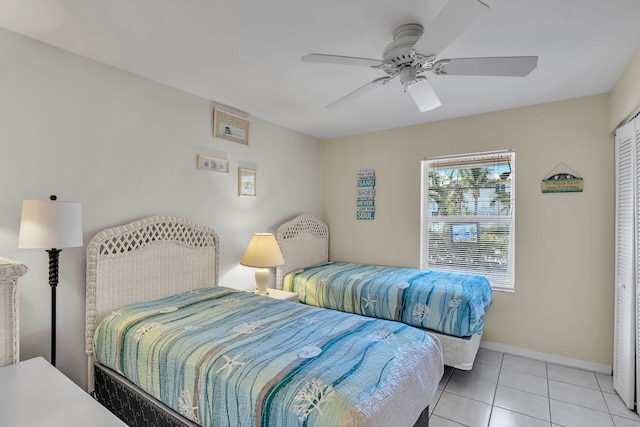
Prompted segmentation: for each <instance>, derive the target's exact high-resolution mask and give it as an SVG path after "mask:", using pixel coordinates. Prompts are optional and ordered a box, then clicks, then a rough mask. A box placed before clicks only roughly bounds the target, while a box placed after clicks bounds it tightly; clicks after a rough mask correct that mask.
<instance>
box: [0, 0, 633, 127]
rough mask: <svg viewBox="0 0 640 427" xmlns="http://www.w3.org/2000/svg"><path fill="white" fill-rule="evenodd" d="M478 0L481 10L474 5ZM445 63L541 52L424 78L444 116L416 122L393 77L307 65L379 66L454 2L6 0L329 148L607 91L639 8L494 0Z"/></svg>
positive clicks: (134, 63)
mask: <svg viewBox="0 0 640 427" xmlns="http://www.w3.org/2000/svg"><path fill="white" fill-rule="evenodd" d="M469 1H476V0H469ZM484 2H485V3H486V4H488V5H489V6H490V9H488V10H487V12H486V13H484V14H483V15H482V16H481V17H480V18H479V19H477V20H476V21H475V22H474V23H473V24H472V26H470V27H469V28H468V30H467V31H465V32H464V33H463V34H462V35H461V36H460V37H459V38H458V39H457V40H456V41H455V42H453V43H452V44H451V45H449V46H448V47H447V48H445V50H444V51H443V52H441V54H440V55H439V56H438V57H439V58H440V59H442V58H454V57H478V56H510V55H516V56H519V55H537V56H539V58H540V59H539V61H538V68H537V69H535V70H534V71H533V72H532V73H531V74H530V75H529V76H527V77H524V78H523V77H467V76H437V75H434V74H431V73H429V74H427V76H428V78H429V80H430V82H431V83H432V85H433V87H434V88H435V90H436V92H437V93H438V95H439V97H440V99H441V100H442V103H443V105H442V106H441V107H440V108H438V109H436V110H433V111H430V112H426V113H420V112H419V111H418V109H417V108H416V106H415V105H414V103H413V101H412V100H411V97H410V96H409V95H408V94H405V93H404V92H403V87H402V85H401V84H400V83H399V82H398V81H397V80H394V81H393V82H391V83H389V84H388V85H385V86H381V87H378V88H377V89H375V90H374V91H373V92H370V93H368V94H366V95H364V96H362V97H360V98H358V99H356V100H354V101H353V102H351V103H349V104H347V105H344V106H342V107H340V108H334V109H327V108H325V106H326V105H328V104H330V103H331V102H333V101H335V100H336V99H338V98H340V97H342V96H343V95H346V94H347V93H349V92H350V91H352V90H354V89H356V88H358V87H360V86H362V85H363V84H365V83H367V82H369V81H371V80H374V79H375V78H377V77H381V76H383V75H384V73H383V72H382V71H379V70H373V69H369V68H366V67H350V66H344V65H332V64H312V63H303V62H301V61H300V57H301V56H303V55H305V54H307V53H312V52H313V53H329V54H336V55H347V56H359V57H366V58H374V59H381V56H382V49H383V48H384V47H385V46H386V45H387V44H388V43H389V42H391V40H392V33H393V30H394V29H395V28H396V27H398V26H400V25H403V24H407V23H414V22H415V23H420V24H422V25H423V26H425V27H426V26H428V24H429V22H431V21H432V20H433V19H434V18H435V17H436V16H437V14H438V12H439V11H440V10H441V9H442V8H443V7H444V5H445V4H446V0H322V1H308V0H269V1H267V0H262V1H260V0H183V1H177V0H0V26H1V27H4V28H6V29H9V30H12V31H15V32H17V33H20V34H24V35H26V36H28V37H31V38H34V39H37V40H41V41H43V42H45V43H48V44H51V45H54V46H57V47H60V48H62V49H65V50H68V51H71V52H74V53H77V54H79V55H82V56H85V57H87V58H91V59H94V60H96V61H99V62H103V63H106V64H109V65H112V66H114V67H117V68H120V69H123V70H127V71H130V72H132V73H135V74H138V75H141V76H144V77H147V78H149V79H152V80H155V81H158V82H161V83H164V84H166V85H169V86H172V87H175V88H178V89H181V90H183V91H186V92H189V93H192V94H195V95H198V96H200V97H203V98H205V99H208V100H211V101H214V102H217V103H220V104H224V105H227V106H229V107H232V108H235V109H237V110H240V111H242V112H245V113H248V114H250V115H253V116H257V117H260V118H262V119H265V120H268V121H270V122H273V123H277V124H279V125H282V126H285V127H287V128H290V129H294V130H297V131H299V132H302V133H305V134H308V135H312V136H315V137H317V138H320V139H326V138H331V137H337V136H343V135H350V134H356V133H362V132H368V131H375V130H380V129H388V128H395V127H400V126H407V125H412V124H418V123H426V122H431V121H436V120H443V119H448V118H453V117H460V116H466V115H471V114H477V113H482V112H487V111H495V110H501V109H506V108H512V107H518V106H523V105H531V104H538V103H543V102H548V101H555V100H560V99H568V98H574V97H579V96H585V95H591V94H597V93H603V92H608V91H609V90H610V89H611V88H612V86H613V84H614V83H615V82H616V81H617V79H618V78H619V77H620V75H621V73H622V72H623V70H624V69H625V67H626V65H627V64H628V62H629V60H630V59H631V58H632V56H633V54H634V53H635V51H636V50H637V49H638V47H639V44H640V1H639V0H484Z"/></svg>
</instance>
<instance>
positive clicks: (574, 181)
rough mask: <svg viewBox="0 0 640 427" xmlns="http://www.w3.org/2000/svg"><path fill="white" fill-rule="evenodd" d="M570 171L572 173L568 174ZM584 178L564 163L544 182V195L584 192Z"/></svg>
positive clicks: (554, 169)
mask: <svg viewBox="0 0 640 427" xmlns="http://www.w3.org/2000/svg"><path fill="white" fill-rule="evenodd" d="M562 166H564V168H566V169H569V170H570V171H571V173H569V172H566V169H563V168H562ZM582 186H583V181H582V177H580V175H578V173H577V172H576V171H574V170H573V169H571V168H570V167H569V166H567V165H565V164H564V163H560V164H559V165H558V166H556V167H555V168H553V170H552V171H551V172H550V173H549V175H548V176H547V178H545V179H543V180H542V192H543V193H580V192H582Z"/></svg>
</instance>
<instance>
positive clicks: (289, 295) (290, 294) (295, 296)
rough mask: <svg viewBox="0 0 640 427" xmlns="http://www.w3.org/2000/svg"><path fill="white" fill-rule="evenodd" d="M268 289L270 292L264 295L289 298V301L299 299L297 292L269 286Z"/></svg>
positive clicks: (283, 298)
mask: <svg viewBox="0 0 640 427" xmlns="http://www.w3.org/2000/svg"><path fill="white" fill-rule="evenodd" d="M267 291H268V292H269V293H268V294H267V295H263V296H265V297H269V298H274V299H282V300H287V301H298V294H296V293H295V292H288V291H283V290H280V289H273V288H269V289H267ZM254 293H255V291H254Z"/></svg>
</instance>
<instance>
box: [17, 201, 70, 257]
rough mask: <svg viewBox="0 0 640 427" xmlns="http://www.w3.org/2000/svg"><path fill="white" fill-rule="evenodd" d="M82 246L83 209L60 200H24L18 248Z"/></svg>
mask: <svg viewBox="0 0 640 427" xmlns="http://www.w3.org/2000/svg"><path fill="white" fill-rule="evenodd" d="M77 246H82V205H81V204H80V203H76V202H60V201H57V200H24V201H23V202H22V219H21V220H20V238H19V241H18V247H20V248H26V249H28V248H34V249H48V248H73V247H77Z"/></svg>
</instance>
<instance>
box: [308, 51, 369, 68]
mask: <svg viewBox="0 0 640 427" xmlns="http://www.w3.org/2000/svg"><path fill="white" fill-rule="evenodd" d="M301 60H302V62H320V63H324V64H340V65H357V66H363V67H379V66H380V65H381V64H382V61H380V60H379V59H369V58H358V57H355V56H340V55H325V54H323V53H310V54H308V55H305V56H303V57H302V59H301Z"/></svg>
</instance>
